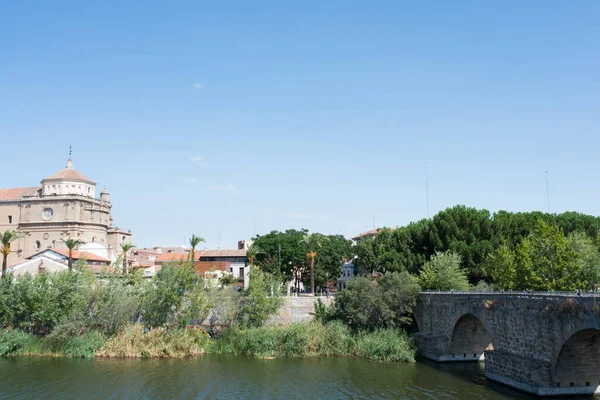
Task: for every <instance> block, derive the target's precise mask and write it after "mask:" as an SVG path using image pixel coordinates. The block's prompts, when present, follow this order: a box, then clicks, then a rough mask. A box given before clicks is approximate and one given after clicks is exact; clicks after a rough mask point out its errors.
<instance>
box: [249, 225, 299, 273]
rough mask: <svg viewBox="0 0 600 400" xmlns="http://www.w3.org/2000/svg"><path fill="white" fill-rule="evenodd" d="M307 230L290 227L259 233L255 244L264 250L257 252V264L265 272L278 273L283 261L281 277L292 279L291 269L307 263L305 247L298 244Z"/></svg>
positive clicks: (254, 241)
mask: <svg viewBox="0 0 600 400" xmlns="http://www.w3.org/2000/svg"><path fill="white" fill-rule="evenodd" d="M307 232H308V231H307V230H306V229H302V230H295V229H288V230H286V231H285V232H279V231H271V232H270V233H268V234H266V235H262V236H261V235H257V236H256V237H255V238H253V245H255V246H257V247H258V248H260V249H261V250H262V252H261V253H258V254H256V256H255V261H254V263H255V265H256V266H258V267H259V268H260V269H261V270H263V271H265V272H268V273H271V274H278V273H279V263H280V262H281V267H282V268H281V275H282V276H281V278H282V279H283V280H284V281H289V280H291V278H292V272H291V269H292V268H293V267H295V266H301V267H303V266H305V265H306V256H305V251H304V248H303V247H302V246H299V245H298V244H299V243H300V241H301V240H302V237H303V236H304V235H305V234H306V233H307ZM280 247H281V252H280V251H279V249H280Z"/></svg>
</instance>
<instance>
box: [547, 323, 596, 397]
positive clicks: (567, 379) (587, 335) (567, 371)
mask: <svg viewBox="0 0 600 400" xmlns="http://www.w3.org/2000/svg"><path fill="white" fill-rule="evenodd" d="M554 385H555V387H556V388H557V389H559V390H560V389H563V388H564V389H566V390H569V391H572V392H573V391H577V392H578V393H594V392H595V391H596V389H597V388H598V387H599V385H600V329H595V328H588V329H582V330H580V331H578V332H576V333H575V334H573V335H571V337H569V338H568V339H567V340H566V341H565V342H564V344H563V345H562V348H561V350H560V353H559V355H558V357H557V359H556V363H555V366H554Z"/></svg>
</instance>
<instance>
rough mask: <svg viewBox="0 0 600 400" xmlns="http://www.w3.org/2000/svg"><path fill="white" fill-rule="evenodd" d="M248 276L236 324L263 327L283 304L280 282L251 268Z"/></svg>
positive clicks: (265, 273)
mask: <svg viewBox="0 0 600 400" xmlns="http://www.w3.org/2000/svg"><path fill="white" fill-rule="evenodd" d="M250 276H251V277H252V278H251V279H250V282H249V284H248V289H247V290H246V291H245V292H244V295H243V296H242V298H241V300H240V309H239V313H238V315H237V316H236V323H237V324H238V325H240V326H243V327H253V326H261V325H263V324H264V323H265V322H266V321H267V320H268V319H269V318H270V317H271V316H272V315H273V314H275V313H276V312H277V310H279V307H281V305H282V304H283V299H282V298H281V296H280V293H281V290H279V288H280V287H281V282H280V281H279V280H278V279H277V277H276V276H275V275H273V274H269V273H267V272H264V271H261V270H260V269H259V268H256V267H254V268H252V267H251V269H250Z"/></svg>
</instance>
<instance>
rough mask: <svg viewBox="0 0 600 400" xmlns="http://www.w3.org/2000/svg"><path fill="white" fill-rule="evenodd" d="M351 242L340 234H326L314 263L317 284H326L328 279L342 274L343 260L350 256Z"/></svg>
mask: <svg viewBox="0 0 600 400" xmlns="http://www.w3.org/2000/svg"><path fill="white" fill-rule="evenodd" d="M352 253H353V251H352V242H351V241H350V240H348V239H346V238H345V237H344V236H342V235H330V236H327V240H325V241H324V242H323V245H322V247H321V250H320V251H319V257H318V258H317V260H316V264H315V281H316V283H317V285H323V284H326V283H327V281H328V280H329V279H332V278H337V277H339V276H340V275H341V274H342V265H343V264H344V261H346V260H349V259H351V258H352Z"/></svg>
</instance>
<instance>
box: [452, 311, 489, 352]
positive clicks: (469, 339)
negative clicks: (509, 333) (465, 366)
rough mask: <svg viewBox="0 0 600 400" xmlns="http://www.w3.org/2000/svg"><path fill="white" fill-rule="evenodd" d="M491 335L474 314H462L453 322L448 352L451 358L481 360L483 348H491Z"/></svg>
mask: <svg viewBox="0 0 600 400" xmlns="http://www.w3.org/2000/svg"><path fill="white" fill-rule="evenodd" d="M493 349H494V346H493V344H492V335H491V333H490V332H489V331H488V330H487V329H486V327H485V325H484V324H483V323H482V322H481V320H480V319H479V318H478V317H477V316H475V315H474V314H470V313H469V314H464V315H462V316H460V317H459V318H458V319H457V320H456V322H455V323H454V327H453V329H452V334H451V336H450V342H449V343H448V353H450V355H451V359H455V360H457V361H459V360H461V359H462V360H469V361H472V360H483V359H484V351H485V350H493Z"/></svg>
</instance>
